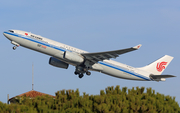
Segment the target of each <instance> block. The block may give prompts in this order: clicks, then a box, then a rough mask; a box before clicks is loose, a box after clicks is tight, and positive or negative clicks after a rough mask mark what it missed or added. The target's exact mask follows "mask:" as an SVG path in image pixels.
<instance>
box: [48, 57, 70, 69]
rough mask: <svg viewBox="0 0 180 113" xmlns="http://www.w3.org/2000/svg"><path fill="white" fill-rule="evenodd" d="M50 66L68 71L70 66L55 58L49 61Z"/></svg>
mask: <svg viewBox="0 0 180 113" xmlns="http://www.w3.org/2000/svg"><path fill="white" fill-rule="evenodd" d="M49 64H50V65H52V66H55V67H59V68H64V69H67V68H68V66H69V64H67V63H65V62H62V61H60V60H58V59H56V58H54V57H51V58H50V59H49Z"/></svg>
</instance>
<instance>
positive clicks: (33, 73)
mask: <svg viewBox="0 0 180 113" xmlns="http://www.w3.org/2000/svg"><path fill="white" fill-rule="evenodd" d="M33 77H34V65H33V63H32V90H34V78H33Z"/></svg>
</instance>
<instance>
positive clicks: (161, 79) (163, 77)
mask: <svg viewBox="0 0 180 113" xmlns="http://www.w3.org/2000/svg"><path fill="white" fill-rule="evenodd" d="M149 77H150V78H151V79H153V80H155V81H165V80H166V79H165V78H170V77H176V76H174V75H150V76H149Z"/></svg>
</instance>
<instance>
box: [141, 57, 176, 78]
mask: <svg viewBox="0 0 180 113" xmlns="http://www.w3.org/2000/svg"><path fill="white" fill-rule="evenodd" d="M172 59H173V57H172V56H168V55H165V56H163V57H161V58H160V59H158V60H156V61H155V62H153V63H151V64H149V65H147V66H145V67H141V68H139V69H141V70H144V71H148V72H150V73H152V74H153V75H161V73H162V72H163V71H164V70H165V69H166V67H167V66H168V65H169V63H170V62H171V61H172Z"/></svg>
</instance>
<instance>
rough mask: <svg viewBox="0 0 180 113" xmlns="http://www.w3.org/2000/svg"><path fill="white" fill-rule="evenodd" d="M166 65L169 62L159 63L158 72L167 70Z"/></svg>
mask: <svg viewBox="0 0 180 113" xmlns="http://www.w3.org/2000/svg"><path fill="white" fill-rule="evenodd" d="M166 64H167V62H161V63H157V66H156V69H157V71H159V72H161V71H162V70H163V69H165V65H166Z"/></svg>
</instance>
